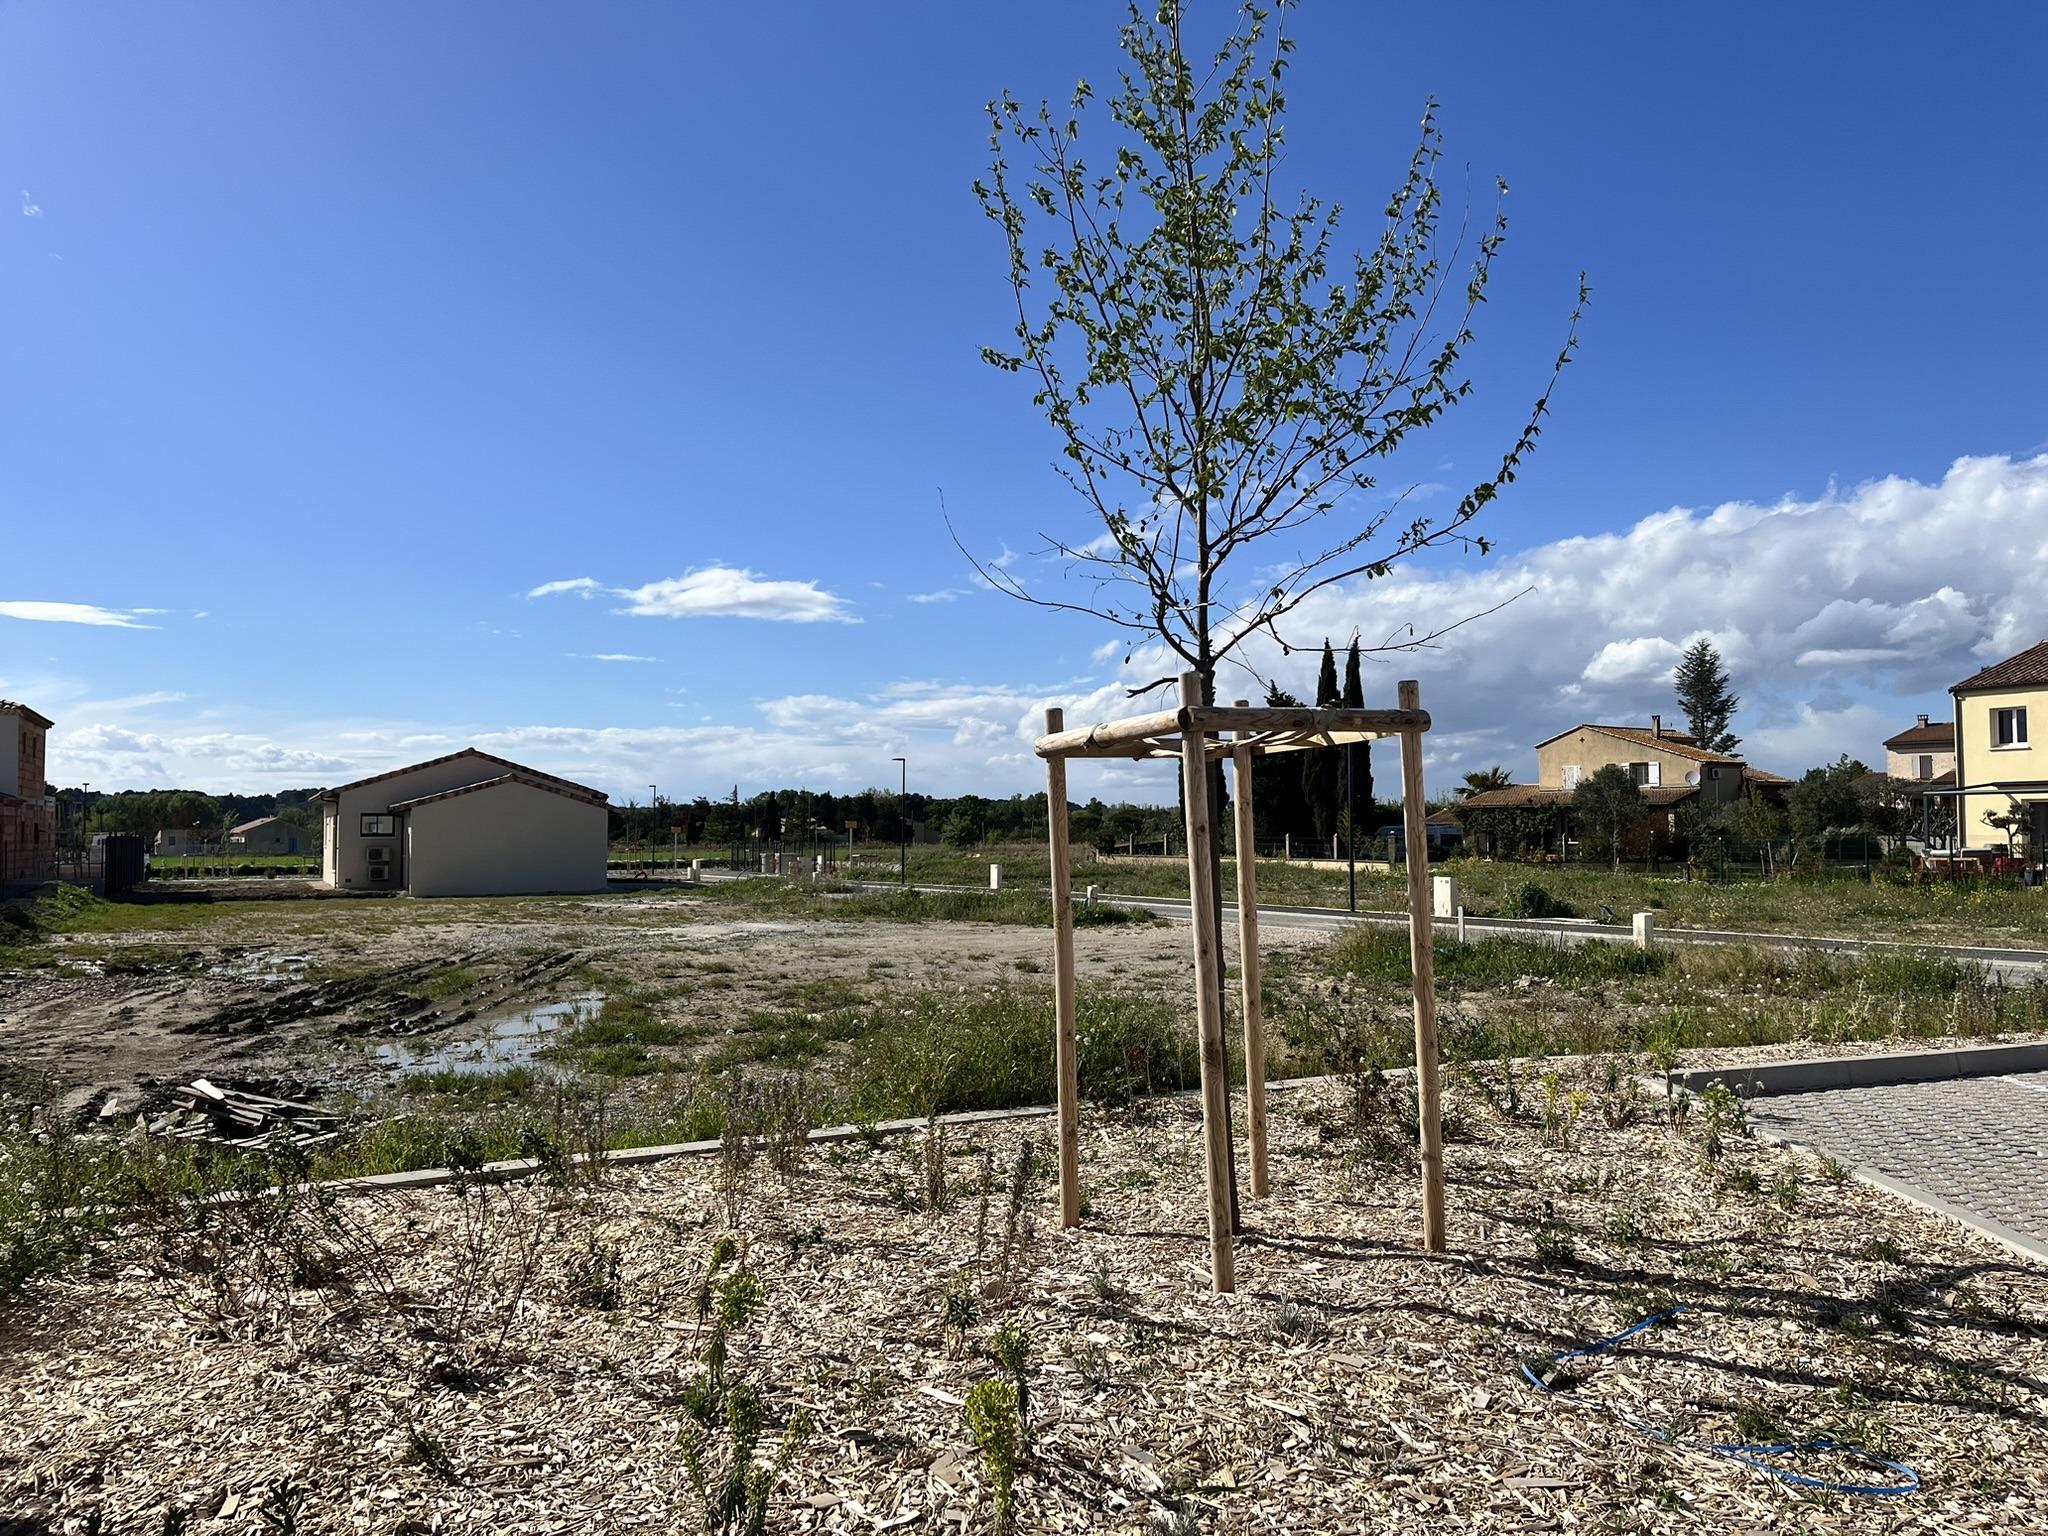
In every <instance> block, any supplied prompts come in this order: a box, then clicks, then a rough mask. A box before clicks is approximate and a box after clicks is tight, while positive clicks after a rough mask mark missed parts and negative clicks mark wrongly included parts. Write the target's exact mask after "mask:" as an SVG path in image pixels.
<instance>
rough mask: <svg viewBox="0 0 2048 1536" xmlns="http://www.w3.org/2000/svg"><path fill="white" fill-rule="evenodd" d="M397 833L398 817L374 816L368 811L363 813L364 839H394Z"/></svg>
mask: <svg viewBox="0 0 2048 1536" xmlns="http://www.w3.org/2000/svg"><path fill="white" fill-rule="evenodd" d="M397 832H398V818H397V817H396V816H372V815H371V814H369V812H367V811H365V812H364V813H363V822H362V835H363V836H364V837H392V836H395V835H396V834H397Z"/></svg>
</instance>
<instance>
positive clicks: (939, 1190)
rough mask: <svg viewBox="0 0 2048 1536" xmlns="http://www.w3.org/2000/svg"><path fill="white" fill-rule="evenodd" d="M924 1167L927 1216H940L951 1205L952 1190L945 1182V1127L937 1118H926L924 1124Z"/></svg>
mask: <svg viewBox="0 0 2048 1536" xmlns="http://www.w3.org/2000/svg"><path fill="white" fill-rule="evenodd" d="M922 1152H923V1166H924V1204H923V1206H922V1209H923V1211H924V1213H925V1215H927V1216H940V1215H943V1214H944V1213H945V1211H946V1208H947V1207H948V1206H949V1205H950V1204H951V1203H952V1190H951V1188H950V1187H949V1185H948V1184H947V1182H946V1153H947V1147H946V1127H945V1125H944V1124H943V1123H942V1122H941V1121H940V1120H939V1118H938V1116H936V1115H932V1116H928V1117H927V1118H926V1120H925V1123H924V1141H923V1143H922Z"/></svg>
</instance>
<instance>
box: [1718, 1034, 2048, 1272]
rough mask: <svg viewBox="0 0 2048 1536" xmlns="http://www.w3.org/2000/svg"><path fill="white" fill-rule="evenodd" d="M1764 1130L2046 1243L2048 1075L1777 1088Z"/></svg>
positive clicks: (1753, 1109)
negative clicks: (1812, 1090)
mask: <svg viewBox="0 0 2048 1536" xmlns="http://www.w3.org/2000/svg"><path fill="white" fill-rule="evenodd" d="M1749 1114H1750V1119H1751V1121H1752V1122H1754V1123H1755V1124H1756V1125H1757V1126H1759V1127H1760V1128H1762V1129H1764V1130H1767V1131H1770V1132H1772V1133H1773V1134H1775V1135H1778V1136H1783V1137H1786V1138H1787V1139H1789V1140H1792V1141H1797V1142H1799V1143H1801V1144H1803V1145H1805V1146H1809V1147H1813V1148H1815V1149H1817V1150H1819V1151H1822V1152H1825V1153H1827V1154H1828V1155H1829V1156H1831V1157H1833V1158H1835V1159H1836V1160H1837V1161H1839V1162H1843V1163H1847V1164H1849V1165H1850V1166H1851V1167H1867V1168H1874V1169H1876V1170H1877V1171H1878V1172H1879V1173H1883V1174H1888V1175H1890V1176H1891V1177H1892V1178H1894V1179H1898V1180H1900V1181H1901V1182H1903V1183H1906V1184H1911V1185H1914V1186H1915V1187H1916V1188H1919V1189H1923V1190H1925V1191H1926V1192H1927V1193H1928V1194H1931V1195H1934V1196H1937V1197H1938V1198H1940V1199H1942V1200H1946V1201H1947V1202H1948V1203H1949V1204H1951V1205H1955V1206H1960V1207H1961V1208H1963V1209H1964V1210H1967V1211H1972V1212H1975V1213H1976V1214H1978V1215H1980V1216H1987V1217H1989V1218H1990V1219H1991V1220H1993V1221H1995V1222H1998V1223H1999V1224H2000V1225H2002V1226H2005V1227H2009V1228H2011V1229H2012V1230H2013V1231H2015V1232H2020V1233H2024V1234H2025V1235H2026V1236H2028V1237H2032V1238H2035V1239H2037V1240H2039V1241H2041V1242H2048V1072H2017V1073H2014V1074H2012V1075H2011V1076H2008V1077H1966V1078H1957V1079H1952V1080H1950V1081H1947V1082H1938V1083H1888V1084H1884V1085H1882V1086H1878V1087H1868V1088H1831V1089H1827V1090H1825V1091H1823V1092H1819V1093H1778V1094H1771V1095H1768V1096H1766V1097H1763V1098H1757V1099H1752V1100H1751V1101H1750V1104H1749Z"/></svg>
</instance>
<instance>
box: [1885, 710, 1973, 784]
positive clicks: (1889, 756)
mask: <svg viewBox="0 0 2048 1536" xmlns="http://www.w3.org/2000/svg"><path fill="white" fill-rule="evenodd" d="M1884 774H1885V777H1886V778H1888V779H1896V780H1897V781H1898V782H1899V783H1900V784H1901V785H1904V786H1908V787H1910V786H1912V785H1916V784H1927V785H1949V784H1953V783H1955V781H1956V728H1955V722H1954V721H1951V720H1940V721H1933V722H1930V721H1929V720H1928V718H1927V716H1925V715H1922V716H1921V717H1920V723H1919V724H1918V725H1909V726H1907V727H1906V729H1905V730H1903V731H1901V732H1899V734H1898V735H1896V736H1894V737H1892V738H1890V739H1889V740H1888V741H1886V742H1885V744H1884Z"/></svg>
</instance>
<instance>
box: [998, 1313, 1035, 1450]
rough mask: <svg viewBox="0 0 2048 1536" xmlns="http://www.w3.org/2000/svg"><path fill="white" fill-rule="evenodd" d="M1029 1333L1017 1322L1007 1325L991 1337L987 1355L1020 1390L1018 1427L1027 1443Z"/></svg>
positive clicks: (1029, 1429) (1029, 1384) (1028, 1430)
mask: <svg viewBox="0 0 2048 1536" xmlns="http://www.w3.org/2000/svg"><path fill="white" fill-rule="evenodd" d="M1032 1349H1033V1344H1032V1340H1031V1334H1030V1331H1029V1330H1028V1329H1026V1328H1024V1327H1023V1326H1022V1325H1020V1324H1018V1323H1005V1324H1003V1326H1002V1327H1000V1328H998V1329H997V1330H996V1331H995V1333H994V1334H993V1335H991V1336H990V1338H989V1347H988V1352H989V1355H990V1357H991V1358H992V1359H993V1360H994V1361H995V1363H996V1364H997V1365H998V1366H1000V1367H1001V1368H1002V1369H1003V1371H1004V1372H1005V1373H1006V1374H1007V1375H1008V1376H1009V1378H1010V1384H1011V1385H1012V1386H1013V1387H1015V1388H1016V1389H1017V1425H1018V1428H1019V1430H1020V1431H1021V1433H1022V1436H1023V1438H1024V1441H1025V1443H1026V1444H1029V1442H1030V1438H1031V1354H1032Z"/></svg>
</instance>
